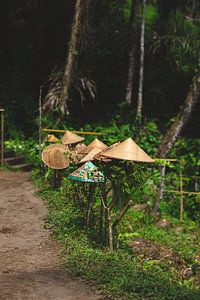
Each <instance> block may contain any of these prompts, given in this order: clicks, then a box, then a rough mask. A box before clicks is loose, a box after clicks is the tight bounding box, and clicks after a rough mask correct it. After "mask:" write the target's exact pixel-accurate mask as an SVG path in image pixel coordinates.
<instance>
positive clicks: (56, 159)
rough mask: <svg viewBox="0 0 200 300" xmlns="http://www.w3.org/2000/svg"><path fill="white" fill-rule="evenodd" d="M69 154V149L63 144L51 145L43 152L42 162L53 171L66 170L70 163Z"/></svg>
mask: <svg viewBox="0 0 200 300" xmlns="http://www.w3.org/2000/svg"><path fill="white" fill-rule="evenodd" d="M67 153H68V149H67V148H66V147H65V146H63V145H61V144H55V145H50V146H47V147H46V148H45V149H44V150H43V151H42V161H43V163H44V164H45V165H46V166H48V167H49V168H51V169H56V170H61V169H65V168H66V167H68V166H69V163H70V160H69V158H68V157H67V155H66V154H67Z"/></svg>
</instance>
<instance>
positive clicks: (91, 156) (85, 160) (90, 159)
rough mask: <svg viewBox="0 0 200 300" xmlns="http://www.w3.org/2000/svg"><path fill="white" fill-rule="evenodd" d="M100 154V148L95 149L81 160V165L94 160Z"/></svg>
mask: <svg viewBox="0 0 200 300" xmlns="http://www.w3.org/2000/svg"><path fill="white" fill-rule="evenodd" d="M99 152H101V150H100V149H99V148H93V149H92V150H91V151H90V152H89V153H88V154H87V155H86V156H85V157H83V158H82V159H81V160H80V163H85V162H87V161H92V160H94V156H95V155H96V154H97V153H99Z"/></svg>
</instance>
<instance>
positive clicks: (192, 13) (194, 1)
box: [190, 0, 196, 18]
mask: <svg viewBox="0 0 200 300" xmlns="http://www.w3.org/2000/svg"><path fill="white" fill-rule="evenodd" d="M195 9H196V0H192V9H191V12H190V18H193V17H194V14H195Z"/></svg>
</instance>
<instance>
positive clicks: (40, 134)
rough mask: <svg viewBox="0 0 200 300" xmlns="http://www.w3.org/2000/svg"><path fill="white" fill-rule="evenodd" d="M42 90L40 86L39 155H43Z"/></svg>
mask: <svg viewBox="0 0 200 300" xmlns="http://www.w3.org/2000/svg"><path fill="white" fill-rule="evenodd" d="M42 88H43V86H42V85H41V86H40V95H39V155H40V156H41V154H42V146H41V144H42Z"/></svg>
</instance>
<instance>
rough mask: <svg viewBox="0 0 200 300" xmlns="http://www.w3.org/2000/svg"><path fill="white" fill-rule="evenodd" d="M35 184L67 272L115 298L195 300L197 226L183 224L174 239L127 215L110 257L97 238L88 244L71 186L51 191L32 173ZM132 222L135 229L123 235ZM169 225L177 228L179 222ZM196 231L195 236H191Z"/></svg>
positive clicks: (149, 222)
mask: <svg viewBox="0 0 200 300" xmlns="http://www.w3.org/2000/svg"><path fill="white" fill-rule="evenodd" d="M34 181H35V183H36V184H37V186H38V188H39V195H40V196H41V197H42V198H43V199H44V200H45V201H46V202H47V203H48V205H49V214H48V217H47V226H48V227H49V228H51V229H52V230H53V232H54V235H55V236H56V238H57V239H58V240H59V241H60V243H61V244H62V258H63V262H64V264H65V266H66V270H68V271H71V272H73V274H76V275H77V276H81V277H84V278H86V279H88V280H90V281H92V282H95V283H96V284H97V285H98V286H99V288H100V289H102V290H103V291H104V292H105V293H106V294H108V295H111V296H112V298H113V299H118V297H120V299H159V300H160V299H181V300H182V299H188V300H193V299H194V300H198V299H199V297H200V296H199V295H200V289H199V285H200V283H199V282H200V264H199V258H198V253H199V246H200V238H199V232H198V228H197V227H195V226H196V225H195V223H192V226H191V223H190V221H189V220H188V221H187V222H186V223H185V224H184V225H183V226H184V227H185V229H186V232H185V233H181V234H177V233H175V232H174V231H173V230H169V229H168V230H166V229H158V228H157V227H156V226H155V225H154V224H153V223H152V220H151V219H150V218H148V217H146V216H145V215H141V214H138V213H133V212H129V214H128V215H127V218H126V220H125V222H124V223H123V225H122V226H121V228H120V230H121V232H122V233H121V235H120V241H119V245H118V248H117V249H116V250H115V251H113V252H111V251H109V250H108V249H105V248H102V247H100V245H99V244H98V242H97V240H98V239H96V241H95V240H91V239H90V234H89V233H88V232H87V231H86V229H85V226H84V217H83V214H82V212H81V211H80V210H79V209H77V207H76V206H75V205H74V202H73V197H72V194H71V185H70V183H67V182H66V183H65V185H64V186H63V187H62V188H61V189H58V190H56V191H54V190H52V189H51V188H50V187H49V185H48V183H47V182H45V181H44V180H43V179H42V178H41V177H40V176H38V175H37V176H36V174H35V175H34ZM130 222H132V224H131V225H132V228H133V230H130V229H128V230H127V224H128V223H130ZM172 222H173V223H174V226H175V225H176V222H177V220H175V219H174V220H172ZM188 227H191V228H192V229H191V230H192V231H190V230H188V229H187V228H188ZM194 228H197V229H196V230H197V234H196V236H193V235H192V234H191V232H193V230H194ZM128 231H129V232H128ZM162 254H163V255H162ZM165 255H166V256H165ZM186 268H191V269H192V271H193V275H192V276H190V277H189V278H187V279H186V278H185V277H184V276H183V274H182V270H184V269H186Z"/></svg>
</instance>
